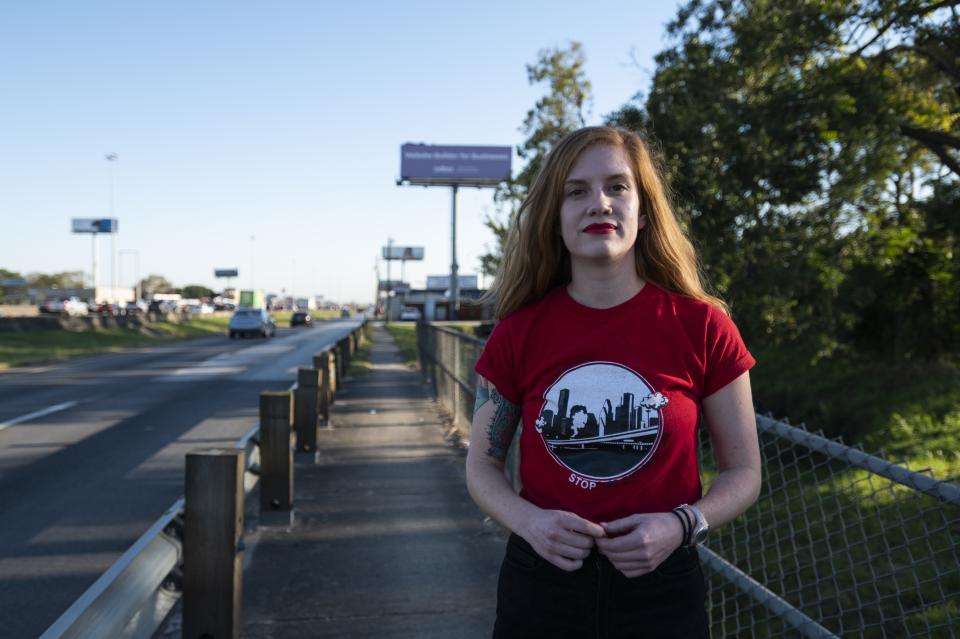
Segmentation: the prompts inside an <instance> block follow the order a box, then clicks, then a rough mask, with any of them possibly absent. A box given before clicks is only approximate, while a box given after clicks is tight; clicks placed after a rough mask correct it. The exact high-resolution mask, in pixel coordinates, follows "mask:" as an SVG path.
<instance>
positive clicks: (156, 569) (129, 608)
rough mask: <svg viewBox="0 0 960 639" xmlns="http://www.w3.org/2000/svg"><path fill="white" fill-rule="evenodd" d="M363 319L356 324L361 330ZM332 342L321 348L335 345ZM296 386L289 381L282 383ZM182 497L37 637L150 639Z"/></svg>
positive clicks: (254, 461)
mask: <svg viewBox="0 0 960 639" xmlns="http://www.w3.org/2000/svg"><path fill="white" fill-rule="evenodd" d="M365 324H366V322H364V323H363V324H361V326H360V328H359V329H357V330H362V329H363V327H364V325H365ZM336 344H337V342H334V343H333V344H331V345H330V346H328V347H326V348H325V349H324V350H326V349H331V348H335V347H336ZM296 389H297V383H296V382H294V383H293V384H291V385H290V387H289V388H288V389H287V390H288V391H289V392H293V391H295V390H296ZM259 431H260V423H259V422H258V423H256V424H254V425H253V426H252V427H251V428H250V429H249V430H248V431H247V432H246V433H245V434H244V435H243V436H242V437H241V438H240V439H239V440H238V441H237V442H236V443H235V444H234V446H233V447H234V448H237V449H243V450H244V451H245V455H244V459H245V465H246V471H245V473H244V478H243V484H244V486H243V488H244V494H245V496H249V495H250V493H251V492H253V490H254V488H256V486H257V484H258V483H259V481H260V442H259V439H258V434H259ZM184 506H185V499H184V497H180V498H179V499H177V500H176V501H175V502H174V503H173V504H172V505H171V506H170V507H169V508H167V510H166V511H165V512H164V513H163V515H161V516H160V517H159V518H158V519H157V520H156V521H155V522H154V523H153V524H152V525H151V526H150V527H149V528H148V529H147V531H146V532H144V533H143V535H141V536H140V538H139V539H137V541H136V542H134V544H133V545H132V546H130V548H128V549H127V551H126V552H124V553H123V555H121V556H120V558H119V559H117V561H115V562H114V563H113V565H112V566H110V568H109V569H107V571H106V572H105V573H103V574H102V575H101V576H100V577H99V578H98V579H97V580H96V581H95V582H94V583H93V585H91V586H90V587H89V588H88V589H87V590H86V591H85V592H84V593H83V594H82V595H80V597H79V598H77V600H76V601H74V602H73V604H72V605H71V606H70V607H69V608H67V610H65V611H64V612H63V614H61V615H60V617H58V618H57V620H56V621H54V622H53V624H51V625H50V627H49V628H47V629H46V631H44V633H43V634H42V635H41V636H40V639H74V638H76V639H90V638H91V637H110V638H114V637H116V638H119V639H149V638H150V637H152V636H153V634H154V633H155V632H156V630H157V628H159V627H160V625H161V624H162V623H163V620H164V619H165V618H166V616H167V614H168V613H169V612H170V610H171V609H172V608H173V606H174V605H175V604H176V603H177V601H178V600H179V599H180V589H179V586H180V581H181V575H180V567H181V565H182V561H183V535H182V532H183V517H184Z"/></svg>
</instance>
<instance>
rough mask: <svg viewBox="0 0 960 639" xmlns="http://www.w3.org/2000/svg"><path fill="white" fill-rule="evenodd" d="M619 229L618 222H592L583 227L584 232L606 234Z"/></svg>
mask: <svg viewBox="0 0 960 639" xmlns="http://www.w3.org/2000/svg"><path fill="white" fill-rule="evenodd" d="M616 231H617V225H616V224H609V223H603V224H591V225H589V226H587V227H586V228H585V229H583V232H584V233H592V234H594V235H604V234H606V233H615V232H616Z"/></svg>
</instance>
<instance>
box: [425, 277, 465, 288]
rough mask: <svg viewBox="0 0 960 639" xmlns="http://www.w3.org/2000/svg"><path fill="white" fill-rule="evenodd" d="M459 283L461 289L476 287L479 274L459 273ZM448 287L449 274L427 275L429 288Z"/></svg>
mask: <svg viewBox="0 0 960 639" xmlns="http://www.w3.org/2000/svg"><path fill="white" fill-rule="evenodd" d="M457 283H458V284H459V285H460V288H461V289H476V288H477V276H476V275H459V276H457ZM448 288H450V276H449V275H427V290H430V291H445V290H447V289H448Z"/></svg>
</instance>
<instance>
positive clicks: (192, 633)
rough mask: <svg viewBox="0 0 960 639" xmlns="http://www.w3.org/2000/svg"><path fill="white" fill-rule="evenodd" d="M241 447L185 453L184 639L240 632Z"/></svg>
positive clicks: (216, 638) (219, 637) (214, 638)
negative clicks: (239, 448)
mask: <svg viewBox="0 0 960 639" xmlns="http://www.w3.org/2000/svg"><path fill="white" fill-rule="evenodd" d="M244 471H245V463H244V451H242V450H238V449H236V448H210V449H204V450H198V451H194V452H190V453H187V471H186V494H185V497H186V500H185V506H184V510H185V517H184V530H183V631H182V633H183V634H182V636H183V637H184V639H203V638H211V639H226V638H228V637H231V638H233V637H239V636H240V602H241V600H242V597H241V595H242V590H243V568H242V562H241V558H240V555H239V553H238V550H239V547H240V535H241V534H242V531H243V497H244V494H243V473H244Z"/></svg>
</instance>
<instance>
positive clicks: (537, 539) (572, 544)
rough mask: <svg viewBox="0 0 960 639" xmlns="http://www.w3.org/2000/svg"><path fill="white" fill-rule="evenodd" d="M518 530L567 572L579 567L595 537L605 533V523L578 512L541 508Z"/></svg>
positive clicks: (539, 553) (518, 532)
mask: <svg viewBox="0 0 960 639" xmlns="http://www.w3.org/2000/svg"><path fill="white" fill-rule="evenodd" d="M516 532H517V534H519V535H520V536H521V537H523V538H524V539H525V540H526V541H527V543H528V544H530V545H531V546H533V549H534V550H535V551H537V554H538V555H540V556H541V557H543V558H544V559H546V560H547V561H549V562H550V563H551V564H553V565H554V566H556V567H557V568H560V569H561V570H566V571H567V572H572V571H574V570H577V569H578V568H580V567H581V566H582V565H583V560H584V559H586V557H587V556H588V555H589V554H590V549H591V548H593V546H594V544H595V541H594V540H595V538H597V537H604V536H605V532H604V530H603V527H602V526H600V525H598V524H595V523H593V522H592V521H588V520H586V519H584V518H583V517H580V516H579V515H574V514H573V513H569V512H566V511H563V510H543V509H540V508H538V509H537V510H536V512H535V513H534V514H533V516H532V517H530V518H529V519H528V520H527V522H526V526H524V530H522V531H516Z"/></svg>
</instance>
